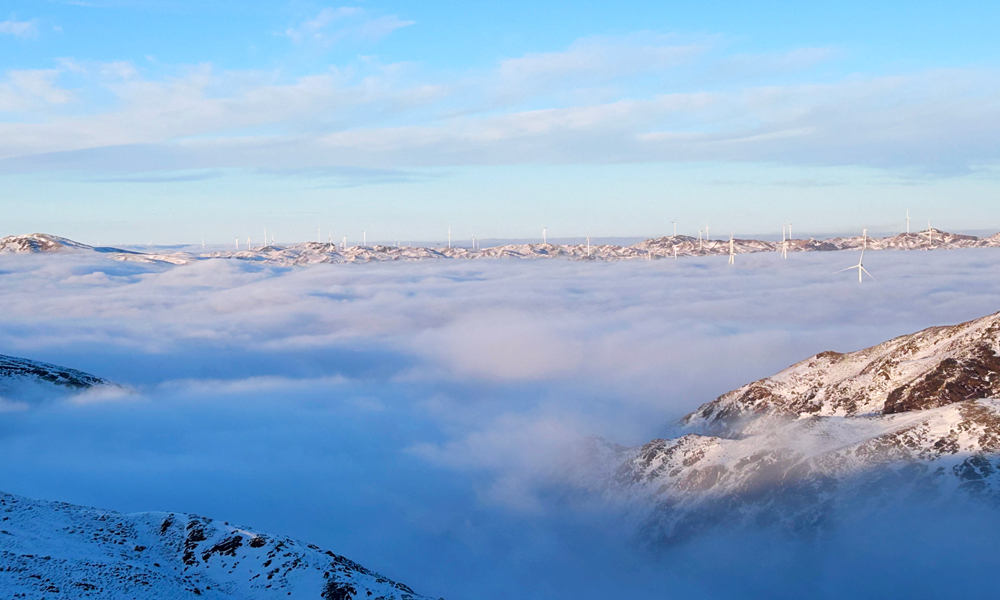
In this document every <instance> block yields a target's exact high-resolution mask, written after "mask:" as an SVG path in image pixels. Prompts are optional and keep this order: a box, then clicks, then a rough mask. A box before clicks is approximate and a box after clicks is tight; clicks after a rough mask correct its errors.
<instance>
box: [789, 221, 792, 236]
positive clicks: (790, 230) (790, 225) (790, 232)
mask: <svg viewBox="0 0 1000 600" xmlns="http://www.w3.org/2000/svg"><path fill="white" fill-rule="evenodd" d="M788 239H792V224H791V223H789V224H788Z"/></svg>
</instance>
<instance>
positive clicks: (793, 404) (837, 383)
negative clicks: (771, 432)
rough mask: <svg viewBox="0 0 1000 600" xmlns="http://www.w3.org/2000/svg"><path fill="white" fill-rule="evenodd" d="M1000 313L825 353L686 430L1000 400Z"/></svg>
mask: <svg viewBox="0 0 1000 600" xmlns="http://www.w3.org/2000/svg"><path fill="white" fill-rule="evenodd" d="M998 354H1000V313H996V314H993V315H989V316H986V317H982V318H980V319H976V320H973V321H969V322H966V323H961V324H958V325H952V326H946V327H931V328H929V329H925V330H923V331H919V332H917V333H913V334H910V335H904V336H901V337H898V338H895V339H893V340H889V341H887V342H884V343H882V344H879V345H877V346H873V347H871V348H866V349H864V350H859V351H857V352H849V353H846V354H841V353H838V352H821V353H820V354H817V355H815V356H813V357H811V358H808V359H806V360H804V361H802V362H799V363H797V364H795V365H792V366H791V367H789V368H787V369H785V370H784V371H781V372H780V373H778V374H777V375H774V376H772V377H767V378H764V379H761V380H759V381H755V382H753V383H750V384H747V385H744V386H743V387H741V388H738V389H736V390H733V391H731V392H728V393H726V394H723V395H722V396H720V397H719V398H717V399H716V400H714V401H712V402H709V403H707V404H705V405H703V406H701V407H700V408H699V409H698V410H696V411H695V412H693V413H691V414H690V415H688V416H687V417H685V418H684V419H683V421H682V422H683V423H684V424H685V425H688V426H691V427H700V428H705V429H706V430H708V431H713V432H717V433H726V432H729V433H733V432H734V431H742V430H744V429H745V428H746V427H747V424H746V423H745V421H746V420H747V419H754V418H758V417H760V416H772V417H773V416H783V417H792V418H802V417H806V416H811V415H819V416H857V415H866V414H894V413H900V412H906V411H913V410H922V409H927V408H934V407H938V406H944V405H947V404H951V403H953V402H961V401H965V400H974V399H979V398H990V397H994V396H1000V355H998Z"/></svg>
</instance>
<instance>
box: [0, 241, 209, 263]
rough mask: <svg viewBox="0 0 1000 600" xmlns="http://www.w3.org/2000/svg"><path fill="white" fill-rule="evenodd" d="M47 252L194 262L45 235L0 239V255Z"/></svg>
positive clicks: (183, 256) (183, 255)
mask: <svg viewBox="0 0 1000 600" xmlns="http://www.w3.org/2000/svg"><path fill="white" fill-rule="evenodd" d="M48 252H100V253H102V254H108V255H110V256H111V258H113V259H115V260H123V261H138V262H147V263H158V262H163V263H170V264H175V265H184V264H188V263H190V262H191V261H192V260H194V257H192V256H191V255H190V254H187V253H184V252H173V253H143V252H133V251H131V250H122V249H121V248H109V247H104V246H97V247H95V246H88V245H87V244H81V243H80V242H74V241H73V240H69V239H66V238H62V237H59V236H55V235H49V234H46V233H31V234H28V235H10V236H7V237H5V238H0V253H15V254H38V253H48Z"/></svg>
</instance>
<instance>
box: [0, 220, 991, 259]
mask: <svg viewBox="0 0 1000 600" xmlns="http://www.w3.org/2000/svg"><path fill="white" fill-rule="evenodd" d="M862 246H865V247H867V249H868V250H950V249H957V248H994V247H1000V233H998V234H996V235H993V236H991V237H989V238H980V237H976V236H971V235H961V234H954V233H948V232H945V231H941V230H938V229H928V230H926V231H923V232H919V233H901V234H898V235H894V236H890V237H886V238H865V237H862V236H856V237H837V238H831V239H827V240H817V239H813V238H809V239H794V240H788V241H787V244H786V245H785V249H786V250H787V251H788V252H828V251H838V250H859V249H861V248H862ZM782 248H783V244H782V242H776V241H765V240H754V239H734V240H733V242H732V252H733V253H734V254H748V253H757V252H781V251H782ZM66 250H89V251H94V252H102V253H106V254H109V255H110V256H111V257H112V258H114V259H115V260H124V261H140V262H151V263H171V264H177V265H181V264H188V263H190V262H193V261H196V260H203V259H209V258H227V259H237V260H245V261H252V262H258V263H262V264H268V265H277V266H295V265H310V264H319V263H366V262H392V261H412V260H426V259H465V260H474V259H482V258H518V259H543V258H562V259H568V260H584V261H619V260H659V259H667V258H674V257H687V256H717V255H726V254H729V252H730V242H729V240H728V239H726V240H715V239H699V238H693V237H691V236H685V235H674V236H665V237H660V238H652V239H648V240H644V241H642V242H639V243H638V244H634V245H632V246H616V245H611V244H602V245H590V244H547V243H542V244H507V245H503V246H492V247H487V248H478V247H477V248H464V247H457V246H456V247H453V248H428V247H420V246H386V245H381V244H373V245H370V246H369V245H361V246H346V245H344V246H341V245H338V244H334V243H332V242H331V243H321V242H304V243H301V244H295V245H292V246H279V245H273V244H272V245H265V246H257V247H249V248H246V249H236V250H232V251H224V252H208V253H203V254H192V253H188V252H170V253H148V252H135V251H132V250H122V249H120V248H109V247H92V246H87V245H86V244H80V243H78V242H74V241H72V240H67V239H65V238H60V237H57V236H52V235H47V234H39V233H35V234H31V235H22V236H9V237H6V238H2V239H0V253H2V252H17V253H38V252H59V251H66Z"/></svg>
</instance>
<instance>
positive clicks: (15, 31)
mask: <svg viewBox="0 0 1000 600" xmlns="http://www.w3.org/2000/svg"><path fill="white" fill-rule="evenodd" d="M0 34H7V35H13V36H14V37H19V38H30V37H35V36H37V35H38V25H37V24H36V23H35V21H15V20H14V19H7V20H6V21H0Z"/></svg>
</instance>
